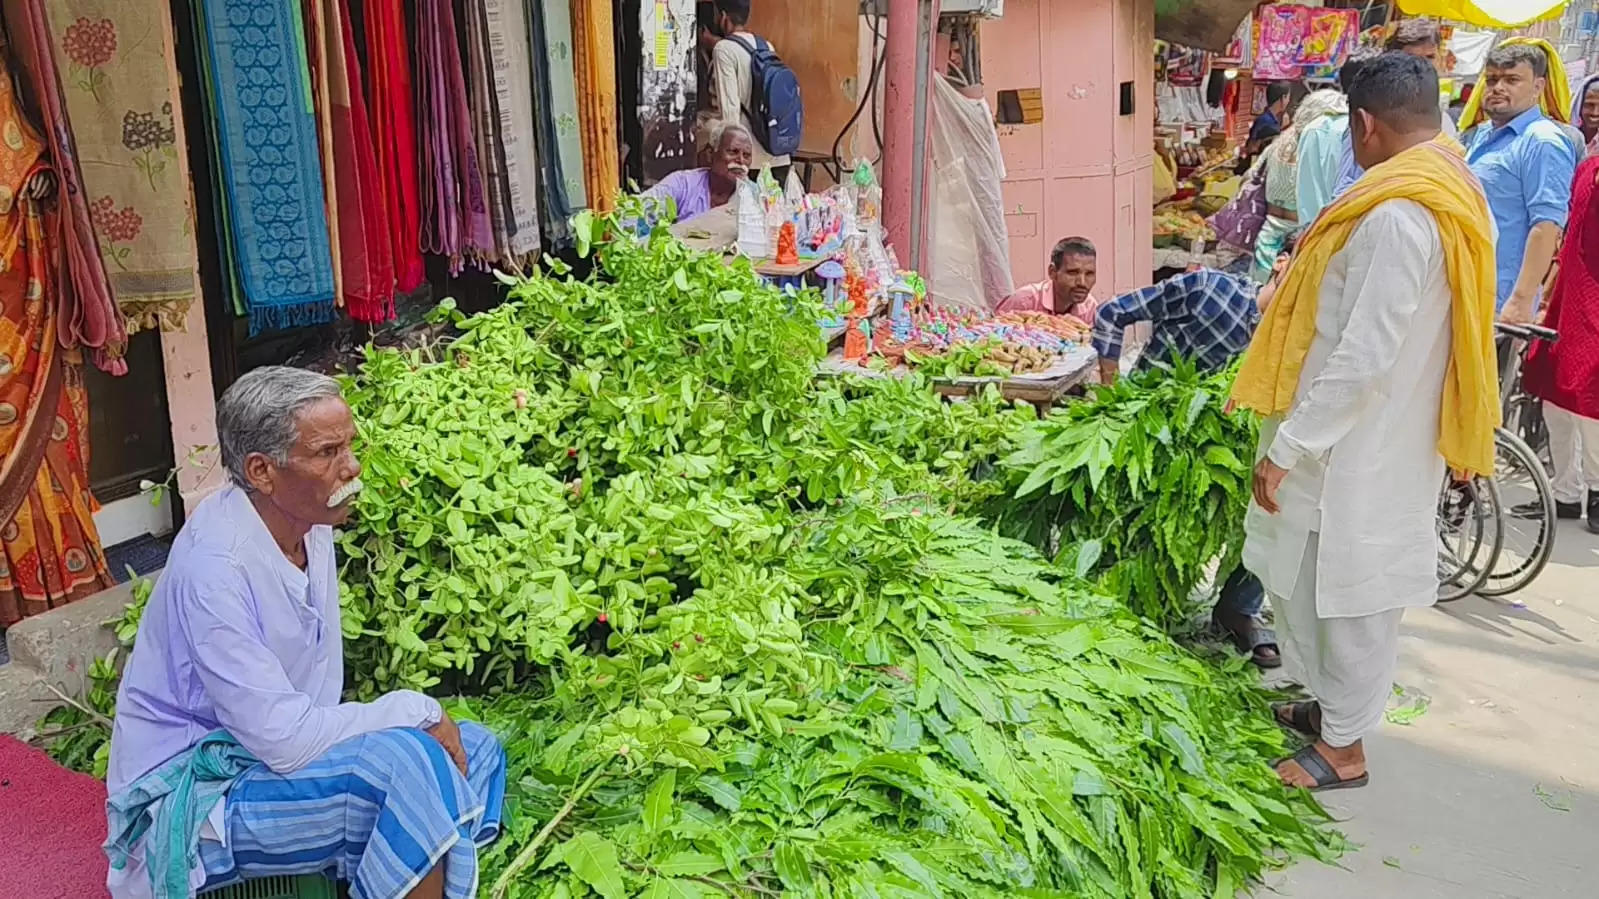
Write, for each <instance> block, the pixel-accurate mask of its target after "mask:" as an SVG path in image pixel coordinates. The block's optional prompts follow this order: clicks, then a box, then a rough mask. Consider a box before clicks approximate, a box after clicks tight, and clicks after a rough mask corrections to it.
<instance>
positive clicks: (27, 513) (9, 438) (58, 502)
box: [0, 47, 112, 630]
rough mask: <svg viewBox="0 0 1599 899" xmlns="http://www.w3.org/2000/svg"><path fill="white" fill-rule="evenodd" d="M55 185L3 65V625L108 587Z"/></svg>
mask: <svg viewBox="0 0 1599 899" xmlns="http://www.w3.org/2000/svg"><path fill="white" fill-rule="evenodd" d="M0 49H4V48H3V47H0ZM54 188H55V181H54V176H53V174H52V172H51V169H50V166H49V163H48V162H47V160H46V159H45V150H44V144H43V142H42V141H41V140H40V137H39V133H38V132H37V131H36V130H35V129H34V128H33V126H32V125H31V124H29V122H28V120H27V119H26V118H25V117H24V115H23V111H22V105H21V104H20V103H19V102H18V98H17V94H16V89H15V86H14V83H13V81H12V78H11V74H10V71H9V69H8V68H7V67H5V66H0V630H4V629H5V628H6V627H8V626H9V625H11V624H14V623H16V622H17V621H18V620H19V619H21V618H24V617H27V616H29V615H34V614H37V613H39V612H43V611H45V610H46V609H50V608H54V607H56V606H59V605H63V604H65V603H69V602H72V601H73V600H75V599H80V598H82V597H84V596H88V595H89V594H91V593H95V592H98V591H100V590H102V589H105V588H106V587H109V586H111V584H112V580H111V577H110V573H109V572H108V571H107V569H106V563H105V558H104V556H103V555H102V553H101V551H100V539H99V535H98V534H97V533H96V531H95V528H94V518H93V517H92V516H93V513H94V509H95V502H94V497H93V496H92V495H91V494H90V493H89V478H88V459H89V448H88V436H89V435H88V400H87V397H86V396H85V393H84V389H83V381H82V378H81V377H80V375H79V358H78V352H77V351H76V350H71V351H69V350H66V349H64V348H63V347H62V345H61V341H60V340H59V339H58V337H59V334H58V316H59V314H60V309H59V303H58V298H59V294H58V292H57V290H56V289H55V288H56V284H57V283H58V271H57V266H58V265H59V260H60V253H59V250H58V248H57V247H54V246H52V244H51V242H50V238H49V235H53V234H56V233H59V232H58V231H56V229H55V228H53V227H51V225H53V224H55V223H54V222H47V221H46V211H45V209H46V205H47V198H48V197H49V196H50V195H51V194H52V193H53V191H54Z"/></svg>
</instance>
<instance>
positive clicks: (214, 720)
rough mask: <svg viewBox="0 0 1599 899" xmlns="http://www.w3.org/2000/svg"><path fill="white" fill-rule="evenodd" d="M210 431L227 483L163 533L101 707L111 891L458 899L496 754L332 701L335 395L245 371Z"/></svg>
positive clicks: (445, 724)
mask: <svg viewBox="0 0 1599 899" xmlns="http://www.w3.org/2000/svg"><path fill="white" fill-rule="evenodd" d="M217 430H218V432H219V434H220V442H221V454H222V464H223V465H224V467H226V469H227V472H228V478H229V482H230V483H229V484H228V486H226V487H224V488H223V489H222V490H221V491H219V492H217V493H216V494H214V495H212V496H210V497H208V498H206V499H205V500H203V501H202V502H201V503H200V504H199V505H198V507H196V508H195V510H194V513H193V515H192V516H191V517H190V518H189V520H188V522H187V523H186V524H185V525H184V527H183V530H182V531H181V532H180V533H179V534H178V538H177V540H176V542H175V543H174V545H173V548H172V554H171V557H170V559H169V561H168V564H167V568H166V570H165V571H164V572H163V573H162V575H161V579H160V582H159V583H158V584H157V585H156V588H155V592H154V593H153V594H152V595H151V597H150V600H149V605H148V606H147V607H146V609H145V612H144V617H143V620H142V622H141V624H140V628H139V635H138V638H137V641H136V642H135V645H134V649H133V654H132V656H131V657H130V658H129V660H128V664H127V668H126V670H125V671H124V673H123V678H122V687H121V690H120V691H119V693H118V695H117V707H116V719H115V729H114V732H113V735H112V740H111V760H110V770H109V772H108V777H107V788H108V791H109V793H110V800H109V803H108V806H109V813H110V818H111V839H110V841H108V843H107V853H108V855H110V856H111V860H112V867H111V872H110V876H109V878H108V886H109V887H110V889H111V893H112V895H113V896H115V897H117V899H124V897H144V896H153V895H166V894H168V893H170V892H172V889H171V886H172V885H173V884H179V885H180V886H185V885H186V886H187V889H188V890H189V891H193V890H197V889H201V888H210V887H216V886H221V885H225V884H228V883H233V882H237V881H240V880H247V879H252V878H256V877H263V876H268V875H277V874H305V873H318V872H320V873H325V874H329V875H331V876H334V877H337V878H338V879H340V880H343V881H346V882H349V883H350V884H351V886H352V888H353V890H352V892H353V893H354V894H356V895H362V896H395V897H399V896H412V897H444V896H448V897H451V899H468V897H470V896H471V895H472V893H473V892H474V890H475V888H476V884H477V858H476V847H477V846H478V845H482V844H484V843H486V842H487V841H489V840H491V839H493V837H494V836H495V835H496V834H497V833H498V829H499V822H500V812H501V805H502V804H503V798H504V790H505V757H504V754H503V752H502V750H501V749H500V747H499V745H498V743H497V742H496V741H495V739H494V737H492V736H491V735H489V733H488V732H487V731H485V730H484V729H483V728H481V727H478V726H476V725H474V724H471V723H469V722H468V723H463V724H461V725H459V726H457V724H456V723H455V722H454V721H452V720H451V719H450V716H449V715H447V714H446V713H445V712H444V710H443V709H442V708H441V707H440V705H439V703H438V702H437V701H436V700H434V699H431V698H429V697H427V696H424V695H422V694H421V693H415V692H412V691H409V690H400V691H396V692H393V693H389V694H386V695H384V696H381V697H379V698H378V699H376V700H375V701H373V702H343V701H341V692H342V690H343V686H344V658H343V642H342V641H343V638H342V635H341V631H340V622H339V590H338V582H337V578H336V573H335V564H334V548H333V528H334V527H335V526H337V525H339V524H342V523H343V522H344V520H345V519H346V518H347V517H348V515H349V511H350V507H351V505H352V503H353V501H354V499H355V496H356V494H357V493H358V492H359V491H360V489H361V480H360V473H361V466H360V463H359V462H357V461H356V459H355V456H354V455H353V454H352V452H351V445H350V444H351V440H352V439H353V438H354V436H355V423H354V421H353V420H352V419H351V415H350V408H349V406H347V405H345V402H344V400H343V398H342V397H341V396H340V394H339V386H338V383H337V382H335V381H334V380H332V379H331V378H328V377H325V376H323V375H319V374H315V373H313V372H308V371H303V370H300V369H291V368H278V367H268V368H259V369H256V370H254V371H252V372H250V373H248V374H246V375H245V376H244V377H243V378H241V379H239V381H238V382H237V383H235V384H234V385H233V386H232V387H230V388H229V389H228V390H227V392H226V393H225V394H223V396H222V399H221V401H220V402H218V404H217ZM202 741H203V743H202ZM197 744H201V745H202V751H200V752H196V751H195V747H196V745H197ZM213 749H219V751H220V753H221V755H220V756H219V757H225V758H228V759H231V760H234V767H235V768H237V769H238V770H230V771H226V772H219V771H217V770H216V769H217V768H218V765H217V763H216V762H215V761H214V758H213V757H211V756H209V755H207V753H208V752H209V751H210V750H213ZM198 756H204V757H203V758H198V760H197V757H198ZM196 797H198V798H196ZM174 844H176V845H177V849H176V850H173V849H172V848H170V847H172V846H173V845H174ZM157 847H166V848H157ZM185 880H186V881H187V883H186V884H183V881H185Z"/></svg>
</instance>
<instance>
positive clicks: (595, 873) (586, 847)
mask: <svg viewBox="0 0 1599 899" xmlns="http://www.w3.org/2000/svg"><path fill="white" fill-rule="evenodd" d="M561 861H563V862H565V863H566V866H567V867H568V868H571V869H572V873H573V874H576V875H577V876H578V877H579V878H580V879H581V880H582V881H583V882H584V883H586V884H588V885H589V887H590V888H591V889H593V890H594V892H596V893H599V894H600V895H601V896H603V897H605V899H625V897H626V896H627V885H626V884H625V883H624V882H623V881H622V872H621V866H620V865H619V863H618V862H617V858H616V846H614V845H613V844H612V843H611V841H610V840H607V839H606V838H604V837H602V836H600V835H599V834H597V833H594V832H593V831H590V830H585V831H580V832H578V833H577V834H574V835H573V836H572V838H571V839H569V840H567V841H566V842H565V843H563V844H562V845H561Z"/></svg>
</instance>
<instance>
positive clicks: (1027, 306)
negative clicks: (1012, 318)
mask: <svg viewBox="0 0 1599 899" xmlns="http://www.w3.org/2000/svg"><path fill="white" fill-rule="evenodd" d="M1097 262H1098V254H1097V253H1096V252H1095V250H1094V245H1093V244H1092V243H1089V241H1088V238H1086V237H1068V238H1066V239H1065V240H1062V241H1061V242H1060V243H1057V244H1055V249H1054V250H1051V251H1050V254H1049V268H1048V269H1047V270H1046V271H1045V274H1047V275H1048V276H1049V277H1048V278H1046V279H1044V280H1043V281H1039V282H1038V283H1037V284H1025V285H1023V286H1021V287H1019V288H1017V289H1016V292H1015V293H1012V294H1011V295H1010V296H1008V297H1006V298H1005V299H1004V300H1002V301H1001V302H1000V304H999V307H998V308H996V309H995V310H994V311H995V312H1044V313H1048V314H1050V315H1072V316H1075V317H1077V318H1078V319H1080V320H1082V322H1083V323H1084V324H1092V323H1093V321H1094V310H1095V309H1097V308H1099V301H1097V300H1095V299H1094V294H1093V290H1094V281H1095V280H1096V279H1097V278H1098V271H1097V269H1096V265H1097Z"/></svg>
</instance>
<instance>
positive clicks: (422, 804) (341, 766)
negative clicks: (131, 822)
mask: <svg viewBox="0 0 1599 899" xmlns="http://www.w3.org/2000/svg"><path fill="white" fill-rule="evenodd" d="M460 727H461V743H462V745H463V747H464V748H465V750H466V754H467V775H466V776H465V777H462V776H461V772H460V770H459V769H457V768H456V767H455V764H454V763H453V762H452V761H450V758H449V756H448V755H447V754H446V753H445V751H444V749H443V747H442V746H440V745H439V742H438V741H437V740H435V739H433V738H432V737H431V736H428V735H427V734H426V733H424V732H423V731H420V730H417V729H415V728H390V729H388V730H380V731H375V732H373V733H369V734H366V735H364V736H360V737H354V738H352V739H349V740H345V741H344V742H342V743H339V744H337V745H335V746H334V747H333V748H332V749H330V750H328V751H327V752H326V753H324V754H323V755H322V756H321V757H319V758H318V759H316V760H315V761H313V762H312V763H311V764H309V765H307V766H306V767H304V768H301V769H300V770H298V771H294V772H292V773H289V774H274V773H273V772H272V771H270V770H269V769H268V768H267V767H266V766H264V765H258V766H256V767H254V768H251V769H250V770H249V771H247V772H245V773H244V774H243V775H242V776H240V777H239V778H238V779H237V780H236V781H235V782H234V783H233V785H232V787H231V788H230V789H229V790H228V796H227V806H226V808H225V810H224V816H223V821H224V822H225V828H224V829H225V830H226V833H225V834H222V836H223V837H224V840H223V841H222V842H218V841H215V840H202V841H201V842H200V844H199V851H200V858H201V860H202V861H203V863H204V865H205V874H206V880H205V887H204V888H205V889H213V888H216V887H222V886H226V885H228V884H233V883H238V882H240V881H244V880H254V879H257V878H261V877H271V876H275V875H285V876H293V875H300V874H318V873H320V874H325V875H327V876H329V877H333V878H335V879H338V880H340V881H344V882H346V883H348V884H349V886H350V895H351V896H352V897H354V899H388V897H394V896H404V895H406V894H407V893H409V892H410V891H411V890H412V889H413V888H414V887H415V886H416V885H417V883H418V882H420V881H421V880H422V878H423V877H425V876H427V874H428V872H429V871H431V870H433V868H434V867H436V866H437V865H438V863H439V862H440V861H441V860H442V861H443V862H444V866H445V867H444V870H445V890H444V893H445V895H446V896H447V897H449V899H473V897H475V896H476V895H477V890H478V867H477V850H478V848H479V847H480V846H484V845H487V844H488V843H489V842H491V841H493V840H494V838H495V837H496V836H498V835H499V832H500V821H501V815H502V811H503V806H504V804H505V753H504V751H503V750H502V749H501V748H500V744H499V742H498V741H497V740H495V738H494V736H493V735H492V734H490V733H489V732H488V731H487V730H485V729H484V728H483V727H481V726H479V725H476V724H473V723H472V722H469V721H463V722H461V725H460Z"/></svg>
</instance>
